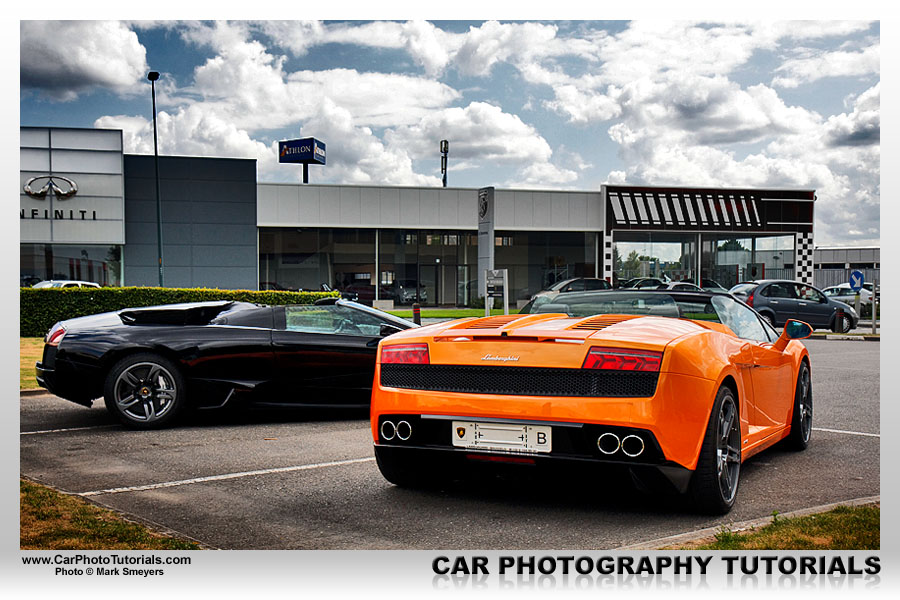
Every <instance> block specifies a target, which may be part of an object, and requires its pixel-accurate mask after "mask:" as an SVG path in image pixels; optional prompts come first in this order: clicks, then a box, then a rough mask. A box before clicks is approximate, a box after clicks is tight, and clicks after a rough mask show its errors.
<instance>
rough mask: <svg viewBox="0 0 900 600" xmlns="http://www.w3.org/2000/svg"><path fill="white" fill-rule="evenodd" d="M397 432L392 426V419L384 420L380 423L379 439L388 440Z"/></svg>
mask: <svg viewBox="0 0 900 600" xmlns="http://www.w3.org/2000/svg"><path fill="white" fill-rule="evenodd" d="M396 434H397V428H396V427H394V423H393V421H385V422H383V423H382V424H381V439H383V440H386V441H390V440H392V439H394V436H395V435H396Z"/></svg>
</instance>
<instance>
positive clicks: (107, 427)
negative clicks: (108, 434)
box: [19, 425, 121, 435]
mask: <svg viewBox="0 0 900 600" xmlns="http://www.w3.org/2000/svg"><path fill="white" fill-rule="evenodd" d="M110 427H121V425H93V426H91V427H69V428H67V429H44V430H42V431H20V432H19V435H38V434H40V433H62V432H64V431H85V430H88V429H109V428H110Z"/></svg>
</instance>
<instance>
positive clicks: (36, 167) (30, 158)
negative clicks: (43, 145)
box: [19, 148, 50, 183]
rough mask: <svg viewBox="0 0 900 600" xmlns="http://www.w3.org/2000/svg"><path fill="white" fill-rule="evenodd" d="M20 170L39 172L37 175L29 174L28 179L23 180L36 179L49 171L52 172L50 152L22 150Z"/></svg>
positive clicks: (20, 153)
mask: <svg viewBox="0 0 900 600" xmlns="http://www.w3.org/2000/svg"><path fill="white" fill-rule="evenodd" d="M19 168H20V169H21V170H22V171H37V172H36V173H29V175H28V177H23V179H28V178H29V177H36V176H38V175H46V174H47V171H49V170H50V151H49V150H40V149H35V148H20V149H19ZM23 183H24V181H23Z"/></svg>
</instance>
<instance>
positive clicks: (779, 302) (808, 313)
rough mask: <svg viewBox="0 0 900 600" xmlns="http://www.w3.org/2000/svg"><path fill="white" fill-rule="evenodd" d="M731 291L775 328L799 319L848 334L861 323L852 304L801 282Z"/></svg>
mask: <svg viewBox="0 0 900 600" xmlns="http://www.w3.org/2000/svg"><path fill="white" fill-rule="evenodd" d="M729 291H730V292H731V294H732V295H733V296H734V297H736V298H738V299H739V300H743V301H744V302H746V303H747V304H748V305H749V306H752V307H753V308H755V309H756V312H758V313H759V314H761V315H762V317H763V318H764V319H765V320H766V321H768V322H769V324H771V325H772V326H777V327H781V326H782V325H784V324H785V323H786V322H787V321H788V319H798V320H800V321H804V322H806V323H809V324H810V325H811V326H812V327H813V328H814V329H831V330H832V331H839V332H842V333H846V332H848V331H850V330H851V329H853V328H854V327H856V324H857V323H858V322H859V315H857V314H856V311H855V310H853V308H851V307H850V305H849V304H845V303H843V302H838V301H837V300H832V299H830V298H828V296H826V295H825V294H823V293H822V292H821V291H820V290H819V289H817V288H815V287H813V286H811V285H809V284H806V283H800V282H798V281H782V280H778V279H762V280H759V281H745V282H743V283H739V284H737V285H736V286H734V287H733V288H731V290H729ZM838 311H843V319H838V317H837V315H838Z"/></svg>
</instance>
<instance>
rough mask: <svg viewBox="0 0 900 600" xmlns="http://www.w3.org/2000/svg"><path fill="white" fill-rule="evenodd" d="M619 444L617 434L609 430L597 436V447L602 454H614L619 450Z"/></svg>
mask: <svg viewBox="0 0 900 600" xmlns="http://www.w3.org/2000/svg"><path fill="white" fill-rule="evenodd" d="M619 446H620V442H619V436H617V435H616V434H614V433H610V432H609V431H607V432H606V433H604V434H603V435H601V436H600V437H598V438H597V448H599V449H600V452H602V453H603V454H607V455H609V454H615V453H616V452H618V451H619Z"/></svg>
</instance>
